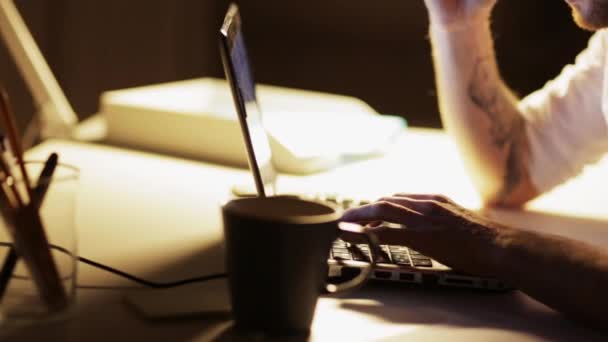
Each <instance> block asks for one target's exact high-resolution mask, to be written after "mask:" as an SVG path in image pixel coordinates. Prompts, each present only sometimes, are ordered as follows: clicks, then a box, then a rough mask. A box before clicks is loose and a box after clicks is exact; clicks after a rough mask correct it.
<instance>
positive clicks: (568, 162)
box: [519, 30, 608, 192]
mask: <svg viewBox="0 0 608 342" xmlns="http://www.w3.org/2000/svg"><path fill="white" fill-rule="evenodd" d="M607 39H608V31H604V30H602V31H598V32H596V33H595V34H594V35H593V36H592V37H591V39H590V41H589V45H588V47H587V48H586V49H585V50H584V51H583V52H581V53H580V54H579V55H578V57H577V58H576V61H575V63H574V64H572V65H568V66H566V67H565V68H564V69H563V70H562V72H561V73H560V74H559V76H557V77H556V78H555V79H553V80H551V81H549V82H548V83H547V84H546V85H545V86H544V87H543V88H542V89H540V90H538V91H536V92H534V93H532V94H530V95H528V96H527V97H526V98H524V99H523V100H522V101H521V102H520V104H519V108H520V109H521V111H522V113H523V115H524V117H525V120H526V122H527V126H526V127H527V128H526V133H527V136H528V140H529V143H530V152H531V156H530V163H529V173H530V177H531V180H532V183H533V184H534V185H535V187H536V188H537V189H538V190H539V191H540V192H545V191H548V190H550V189H551V188H553V187H554V186H556V185H558V184H560V183H562V182H564V181H565V180H567V179H568V178H571V177H573V176H575V175H577V174H578V173H580V172H581V171H582V169H583V168H584V166H585V165H587V164H590V163H594V162H596V161H597V160H598V159H599V158H600V157H601V156H602V155H603V154H604V153H605V152H606V151H607V150H608V129H607V128H608V126H607V122H608V120H606V114H605V113H606V111H605V109H607V108H605V106H604V105H603V101H606V100H607V97H606V95H604V93H605V92H606V89H608V88H607V87H606V86H607V84H606V80H607V78H606V75H605V73H606V44H607V43H608V40H607Z"/></svg>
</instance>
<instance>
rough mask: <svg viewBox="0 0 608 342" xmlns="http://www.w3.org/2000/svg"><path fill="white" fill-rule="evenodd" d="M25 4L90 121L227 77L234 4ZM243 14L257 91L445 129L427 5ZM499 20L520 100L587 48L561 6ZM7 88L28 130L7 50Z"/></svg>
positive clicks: (320, 5)
mask: <svg viewBox="0 0 608 342" xmlns="http://www.w3.org/2000/svg"><path fill="white" fill-rule="evenodd" d="M15 1H16V3H17V5H18V7H19V9H20V11H21V13H22V15H23V16H24V17H25V19H26V22H27V23H28V25H29V27H30V29H31V30H32V31H33V34H34V36H35V38H36V40H37V41H38V43H39V45H40V46H41V48H42V50H43V53H44V54H45V56H46V58H47V60H48V62H49V64H50V65H51V68H52V69H53V71H54V73H55V75H56V77H57V78H58V80H59V82H60V84H61V86H62V88H63V89H64V91H65V93H66V95H67V97H68V99H69V100H70V102H71V103H72V105H73V106H74V108H75V110H76V111H77V112H78V113H79V116H80V117H81V118H85V117H87V116H89V115H91V114H93V113H95V112H96V111H97V107H98V97H99V94H100V92H102V91H104V90H108V89H118V88H125V87H131V86H137V85H143V84H149V83H157V82H165V81H173V80H181V79H188V78H194V77H204V76H214V77H223V74H222V69H221V64H220V61H219V53H218V49H217V31H218V28H219V26H220V24H221V20H222V17H223V14H224V11H225V10H226V8H227V4H228V1H223V0H222V1H219V0H128V1H125V0H104V1H96V0H15ZM238 3H239V5H240V7H241V12H242V16H243V22H244V29H245V34H246V39H247V43H248V45H249V50H250V57H251V59H252V61H253V67H254V72H255V75H256V78H257V81H258V82H260V83H268V84H275V85H282V86H288V87H297V88H304V89H314V90H320V91H327V92H333V93H340V94H348V95H353V96H356V97H359V98H361V99H363V100H364V101H366V102H368V103H369V104H370V105H371V106H372V107H374V108H375V109H376V110H377V111H379V112H381V113H387V114H398V115H403V116H404V117H406V118H407V119H408V121H409V122H410V124H412V125H417V126H431V127H440V126H441V122H440V121H439V116H438V113H437V106H436V98H435V91H434V76H433V70H432V64H431V58H430V46H429V42H428V39H427V27H428V20H427V14H426V10H425V8H424V4H423V1H422V0H382V1H352V0H333V1H329V0H308V1H285V0H255V1H254V0H249V1H240V2H238ZM493 19H494V23H493V27H494V35H495V38H496V48H497V51H498V53H497V54H498V58H499V65H500V68H501V70H502V72H503V76H504V78H505V80H506V81H507V82H508V84H509V85H510V86H511V87H512V89H513V90H515V91H516V92H517V93H518V94H521V95H525V94H527V93H529V92H530V91H532V90H534V89H536V88H538V87H541V86H542V85H543V84H544V83H545V82H546V81H547V80H549V79H550V78H552V77H554V76H555V75H557V73H559V71H560V70H561V68H562V67H563V66H564V65H565V64H566V63H569V62H571V61H573V59H574V57H575V56H576V54H577V53H578V52H579V51H580V50H581V49H583V48H584V47H585V46H586V43H587V40H588V37H589V33H588V32H585V31H582V30H580V29H579V28H577V27H576V25H575V24H574V23H573V22H572V20H571V18H570V10H569V8H568V6H567V5H566V4H565V3H564V2H563V1H560V0H535V1H530V0H502V1H499V4H498V6H497V8H496V9H495V11H494V17H493ZM0 82H2V83H3V84H5V86H6V87H7V88H8V89H9V92H10V95H11V97H12V99H13V102H15V107H16V108H17V113H18V116H19V121H20V124H21V126H22V127H23V125H24V123H25V122H26V121H27V120H28V118H29V117H30V116H31V113H33V111H34V108H33V106H32V104H31V98H30V96H29V93H28V91H27V88H25V86H24V85H23V81H22V80H21V78H20V76H19V74H18V73H17V71H16V70H15V66H14V64H13V61H12V59H11V57H10V56H9V55H8V54H7V51H6V49H5V48H4V45H2V46H0Z"/></svg>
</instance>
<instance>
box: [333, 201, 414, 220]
mask: <svg viewBox="0 0 608 342" xmlns="http://www.w3.org/2000/svg"><path fill="white" fill-rule="evenodd" d="M413 216H420V214H419V213H416V212H415V211H412V210H410V209H408V208H405V207H403V206H401V205H399V204H396V203H391V202H387V201H379V202H375V203H372V204H367V205H364V206H361V207H358V208H353V209H349V210H347V211H345V212H344V214H343V215H342V220H343V221H349V222H370V221H388V222H392V223H402V224H406V223H407V222H408V221H410V220H411V218H412V217H413Z"/></svg>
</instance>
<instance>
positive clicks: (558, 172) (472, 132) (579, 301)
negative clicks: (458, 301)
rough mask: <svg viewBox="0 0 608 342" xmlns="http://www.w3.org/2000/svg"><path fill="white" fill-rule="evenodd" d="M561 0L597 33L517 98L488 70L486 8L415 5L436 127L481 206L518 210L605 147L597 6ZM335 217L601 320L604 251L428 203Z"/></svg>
mask: <svg viewBox="0 0 608 342" xmlns="http://www.w3.org/2000/svg"><path fill="white" fill-rule="evenodd" d="M567 2H568V4H569V5H570V6H571V8H572V12H573V16H574V19H575V21H576V22H577V24H578V25H579V26H581V27H583V28H585V29H589V30H594V31H597V32H596V33H595V34H594V36H593V37H592V38H591V40H590V42H589V46H588V48H587V49H586V50H585V51H583V52H582V53H581V54H580V55H579V56H578V57H577V59H576V62H575V63H574V64H573V65H571V66H568V67H566V68H565V69H564V70H563V71H562V73H561V74H560V75H559V76H558V77H557V78H556V79H555V80H553V81H551V82H549V83H548V84H547V85H546V86H545V87H544V88H543V89H541V90H539V91H537V92H535V93H533V94H531V95H529V96H528V97H526V98H525V99H523V100H521V101H520V100H518V99H517V97H516V96H515V95H514V94H513V93H512V92H511V91H510V90H509V89H508V88H507V86H506V85H505V84H504V82H503V81H502V79H501V77H500V74H499V72H498V68H497V66H496V58H495V54H494V48H493V43H492V39H491V32H490V25H489V19H490V14H491V11H492V8H493V7H494V5H495V4H496V0H425V3H426V7H427V9H428V13H429V18H430V23H431V24H430V37H431V43H432V46H433V57H434V63H435V71H436V82H437V89H438V94H439V107H440V112H441V116H442V120H443V123H444V126H445V128H446V129H447V131H448V132H449V134H450V135H451V136H452V137H453V138H454V140H455V141H456V142H457V144H458V146H459V148H460V151H461V153H462V156H463V158H464V160H465V162H466V164H467V167H468V171H469V173H470V174H471V175H472V179H473V180H474V183H475V186H476V187H477V189H478V190H479V192H480V194H481V196H482V198H483V200H484V201H485V202H486V203H487V204H489V205H500V206H520V205H522V204H523V203H525V202H526V201H528V200H530V199H532V198H534V197H535V196H537V195H538V194H540V193H543V192H545V191H547V190H548V189H550V188H552V187H554V186H556V185H557V184H559V183H561V182H562V181H564V180H565V179H567V178H569V177H572V176H574V175H576V174H577V173H578V172H579V171H580V170H581V169H582V167H583V166H584V165H585V164H588V163H591V162H593V161H596V160H597V159H598V158H599V157H600V156H601V155H602V154H603V153H604V152H606V151H608V124H607V122H608V120H607V119H608V83H606V81H608V78H607V76H608V64H607V63H608V62H607V59H606V58H608V54H607V53H606V52H607V51H608V30H606V31H604V30H601V29H602V28H604V27H608V0H567ZM343 219H344V220H346V221H355V222H375V221H389V222H395V223H402V224H404V225H405V226H406V228H404V229H394V228H393V229H390V228H379V227H376V228H370V229H375V231H376V232H377V233H378V235H379V236H380V238H381V239H382V240H384V241H385V242H386V243H395V244H405V245H408V246H410V247H412V248H414V249H416V250H419V251H421V252H422V253H424V254H427V255H429V256H432V257H434V258H435V259H437V260H438V261H440V262H443V263H445V264H446V265H450V266H452V267H454V268H457V269H460V270H463V271H468V272H470V273H475V274H479V275H487V276H494V277H498V278H501V279H504V280H507V281H509V282H511V283H512V284H513V285H514V286H516V287H517V288H519V289H520V290H522V291H524V292H525V293H527V294H528V295H530V296H532V297H534V298H536V299H538V300H539V301H541V302H543V303H545V304H547V305H549V306H551V307H553V308H554V309H556V310H558V311H561V312H563V313H564V314H567V315H569V316H572V317H574V318H577V319H582V320H585V321H588V322H608V253H607V252H606V251H604V250H601V249H598V248H596V247H593V246H590V245H587V244H585V243H582V242H578V241H573V240H570V239H567V238H563V237H558V236H553V235H545V234H540V233H533V232H529V231H523V230H520V229H516V228H511V227H504V226H501V225H499V224H496V223H493V222H489V221H487V220H486V219H484V218H482V217H480V216H478V215H476V214H474V213H472V212H469V211H467V210H465V209H463V208H461V207H460V206H458V205H457V204H455V203H453V202H452V201H450V200H449V199H447V198H444V197H441V196H433V195H408V194H398V195H394V196H392V197H386V198H383V199H381V200H379V201H378V202H375V203H372V204H370V205H367V206H363V207H360V208H357V209H353V210H350V211H347V212H346V213H345V214H344V217H343ZM371 227H373V224H372V225H371ZM607 228H608V227H607ZM452 246H458V247H459V248H458V250H454V249H452V248H451V247H452ZM556 266H559V267H556ZM565 275H567V276H565Z"/></svg>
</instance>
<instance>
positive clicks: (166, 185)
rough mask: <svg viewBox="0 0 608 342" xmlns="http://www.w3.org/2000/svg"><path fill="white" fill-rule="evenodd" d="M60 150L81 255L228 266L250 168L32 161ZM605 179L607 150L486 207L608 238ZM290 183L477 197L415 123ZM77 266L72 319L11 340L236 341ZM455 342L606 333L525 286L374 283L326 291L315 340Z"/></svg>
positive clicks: (138, 269)
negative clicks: (228, 210) (70, 172)
mask: <svg viewBox="0 0 608 342" xmlns="http://www.w3.org/2000/svg"><path fill="white" fill-rule="evenodd" d="M51 151H56V152H58V153H59V154H60V158H61V161H62V162H64V163H69V164H73V165H75V166H78V167H79V168H80V170H81V180H80V190H79V199H78V209H77V217H76V222H77V227H78V234H79V254H80V255H82V256H86V257H88V258H91V259H93V260H97V261H100V262H102V263H105V264H108V265H111V266H113V267H116V268H119V269H122V270H125V271H127V272H129V273H132V274H136V275H139V276H141V277H144V278H147V279H153V280H156V281H171V280H177V279H183V278H189V277H193V276H199V275H204V274H212V273H218V272H223V244H222V230H221V222H220V211H219V205H220V203H221V202H222V201H223V200H224V199H226V198H227V197H228V195H229V189H230V188H231V187H232V186H233V185H235V184H243V183H249V182H251V177H250V175H249V172H248V171H247V170H244V169H234V168H229V167H223V166H218V165H213V164H207V163H203V162H194V161H189V160H184V159H176V158H170V157H166V156H159V155H155V154H149V153H143V152H135V151H130V150H124V149H118V148H113V147H108V146H101V145H91V144H82V143H75V142H67V141H48V142H45V143H44V144H41V145H40V146H37V147H36V148H34V149H33V150H31V151H29V152H28V158H29V159H42V158H44V157H45V156H46V155H48V153H50V152H51ZM606 174H608V158H607V159H604V160H602V161H601V162H600V163H599V164H598V165H596V166H593V167H590V168H588V169H587V170H586V171H585V173H584V174H583V175H581V176H580V177H579V178H577V179H575V180H573V181H571V182H570V183H567V184H565V185H564V186H562V187H560V188H558V189H556V190H555V191H553V192H551V193H549V194H547V195H546V196H544V197H542V198H539V199H538V200H536V201H534V202H533V203H531V205H530V206H529V210H527V211H525V212H521V211H503V210H495V211H492V212H490V213H489V215H490V216H492V217H493V218H494V219H497V220H501V221H503V222H507V223H509V224H512V225H517V226H520V227H523V228H529V229H537V230H546V231H552V232H555V233H557V234H563V235H567V236H571V237H574V238H578V239H582V240H586V241H589V242H591V243H595V244H600V245H602V246H608V229H606V227H608V211H607V210H606V207H605V204H604V203H605V202H604V201H602V200H601V199H600V194H606V193H608V183H605V182H602V181H601V180H603V179H604V178H605V175H606ZM279 189H280V190H282V191H285V192H297V191H303V190H306V191H308V192H309V191H310V190H311V189H314V190H315V191H319V192H337V193H343V194H345V195H349V196H360V197H365V198H375V197H379V196H381V195H384V194H388V193H393V192H423V193H443V194H447V195H448V196H451V197H452V198H453V199H455V200H456V201H458V202H460V203H463V204H464V205H466V206H468V207H471V208H475V207H477V206H479V199H478V198H477V196H476V194H475V191H474V190H473V188H472V186H471V183H470V181H469V180H468V178H467V177H466V174H465V171H464V169H463V165H462V163H461V161H460V159H459V157H458V153H457V151H456V148H455V146H454V145H453V144H452V143H451V142H450V140H449V139H448V138H447V137H446V136H445V135H444V134H443V133H442V132H440V131H433V130H422V129H409V130H408V131H407V132H406V133H404V135H403V137H402V139H401V140H400V141H399V142H398V143H397V144H396V145H395V148H394V149H392V150H391V151H389V152H388V154H387V155H386V156H384V157H382V158H376V159H371V160H366V161H361V162H355V163H351V164H349V165H345V166H343V167H340V168H337V169H335V170H332V171H329V172H325V173H321V174H316V175H312V176H283V177H281V179H280V182H279ZM79 272H80V273H79V279H78V283H79V285H80V286H81V288H80V289H79V292H78V304H77V307H76V313H75V315H74V317H73V318H72V319H71V320H70V321H68V322H66V323H63V324H59V325H54V326H48V327H38V328H36V329H16V330H15V331H10V332H5V333H6V335H7V336H9V337H19V338H20V339H21V340H30V339H31V340H39V339H41V338H47V339H48V338H49V337H52V338H55V339H57V340H70V341H71V340H74V341H76V340H104V341H106V340H127V339H129V340H144V339H146V340H159V341H160V340H197V341H199V340H200V341H205V340H214V339H216V338H218V337H221V336H224V337H226V336H230V335H229V333H227V331H229V327H230V324H231V323H230V321H222V320H209V319H204V318H200V317H198V318H196V317H191V318H189V319H179V320H164V321H156V322H152V321H149V320H146V319H143V318H142V317H140V316H138V315H136V314H135V313H134V311H132V310H131V309H130V308H129V307H127V306H126V305H125V301H124V294H125V293H127V292H129V291H149V290H145V289H141V288H139V289H126V288H123V289H116V288H115V287H133V286H134V284H132V283H130V282H128V281H126V280H123V279H121V278H118V277H116V276H114V275H111V274H108V273H105V272H102V271H99V270H97V269H93V268H91V267H88V266H86V265H80V270H79ZM196 286H199V285H191V286H190V292H193V291H194V292H196ZM547 286H550V284H547ZM90 287H97V288H90ZM103 287H108V289H104V288H103ZM112 287H114V289H111V288H112ZM163 291H164V290H163ZM162 293H163V292H159V295H161V294H162ZM0 336H2V335H0ZM447 337H450V338H451V339H452V340H453V339H461V340H467V341H468V340H480V341H481V340H484V341H485V340H509V341H511V340H513V339H515V338H517V339H521V340H524V341H528V340H529V341H536V340H546V339H550V340H573V339H585V340H595V339H597V340H601V339H602V336H601V334H600V333H599V332H593V331H589V330H587V329H586V328H583V327H581V326H578V325H576V324H574V323H572V322H570V321H568V320H567V319H565V318H563V317H562V316H560V315H559V314H557V313H556V312H554V311H552V310H551V309H549V308H547V307H545V306H544V305H542V304H540V303H538V302H536V301H535V300H533V299H531V298H529V297H527V296H526V295H524V294H522V293H520V292H518V291H514V292H510V293H502V294H488V293H479V292H473V291H455V290H428V289H422V288H412V287H408V286H399V285H393V284H371V285H370V286H367V287H366V288H363V289H361V290H359V291H356V292H353V293H350V294H348V295H344V296H341V297H324V298H321V299H320V300H319V304H318V307H317V311H316V315H315V319H314V322H313V327H312V335H311V340H314V341H326V340H344V341H367V340H403V339H405V338H407V339H408V340H410V341H418V340H423V341H428V340H433V339H443V338H447ZM604 339H605V336H604Z"/></svg>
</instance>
